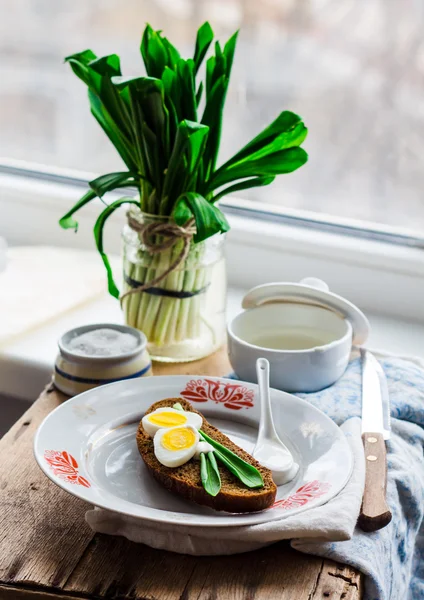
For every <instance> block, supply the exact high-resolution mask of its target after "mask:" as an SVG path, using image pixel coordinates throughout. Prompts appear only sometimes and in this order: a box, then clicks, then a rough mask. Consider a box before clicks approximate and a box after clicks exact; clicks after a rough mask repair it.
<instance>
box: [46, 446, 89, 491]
mask: <svg viewBox="0 0 424 600" xmlns="http://www.w3.org/2000/svg"><path fill="white" fill-rule="evenodd" d="M44 458H45V459H46V462H47V463H48V464H49V465H50V468H51V470H52V471H53V474H54V475H56V477H59V479H63V480H64V481H67V482H68V483H75V484H76V485H82V486H84V487H87V488H89V487H91V484H90V482H89V481H87V479H86V478H85V477H82V475H80V474H79V472H78V463H77V461H76V460H75V458H74V457H73V456H72V455H71V454H69V452H66V451H65V450H62V451H61V452H59V451H58V450H46V451H45V452H44Z"/></svg>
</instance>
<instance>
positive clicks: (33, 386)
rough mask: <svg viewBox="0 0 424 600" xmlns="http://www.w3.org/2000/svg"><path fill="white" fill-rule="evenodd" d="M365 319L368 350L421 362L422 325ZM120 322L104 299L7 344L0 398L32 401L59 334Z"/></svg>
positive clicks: (235, 307) (0, 358) (235, 293)
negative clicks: (368, 330)
mask: <svg viewBox="0 0 424 600" xmlns="http://www.w3.org/2000/svg"><path fill="white" fill-rule="evenodd" d="M242 297H243V290H241V289H240V288H230V290H229V294H228V319H232V318H233V317H234V316H235V315H236V314H237V313H238V312H239V311H240V303H241V299H242ZM367 316H368V317H369V319H370V322H371V328H372V331H371V336H370V339H369V342H368V344H367V347H369V348H371V349H374V350H375V349H379V350H383V351H385V352H389V353H392V354H396V355H400V356H417V357H420V358H424V344H423V340H424V324H422V323H418V322H408V321H404V320H401V319H396V318H393V317H385V316H381V315H376V314H372V313H371V314H370V313H368V314H367ZM120 321H122V314H121V311H120V308H119V304H118V302H116V300H114V299H113V298H111V297H110V296H108V295H105V296H103V297H102V298H100V299H97V300H93V301H91V302H89V303H87V304H86V305H85V306H84V307H81V308H78V309H75V310H73V311H70V312H69V313H67V314H66V315H63V316H61V317H58V318H57V319H56V320H54V321H53V322H51V323H49V324H46V325H44V326H42V327H39V328H38V329H36V330H34V331H32V332H30V333H27V334H25V335H23V336H21V337H20V338H19V339H18V340H15V341H13V342H11V343H9V344H6V345H5V347H4V348H3V351H2V353H1V354H0V394H5V395H8V396H9V395H10V396H15V397H17V398H21V399H24V400H26V401H28V402H32V401H34V400H35V399H36V398H37V396H38V395H39V393H40V392H41V390H42V388H43V387H44V386H45V385H46V384H47V383H48V382H49V381H50V379H51V374H52V368H53V364H54V360H55V357H56V352H57V340H58V338H59V337H60V336H61V335H62V333H64V332H65V331H66V330H68V329H70V328H72V327H74V326H77V325H81V324H84V323H93V322H98V323H100V322H120Z"/></svg>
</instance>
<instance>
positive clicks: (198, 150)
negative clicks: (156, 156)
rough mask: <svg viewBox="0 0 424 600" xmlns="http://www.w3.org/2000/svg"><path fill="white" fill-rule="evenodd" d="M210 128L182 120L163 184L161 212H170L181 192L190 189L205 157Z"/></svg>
mask: <svg viewBox="0 0 424 600" xmlns="http://www.w3.org/2000/svg"><path fill="white" fill-rule="evenodd" d="M208 134H209V128H208V127H206V126H205V125H201V124H200V123H195V122H193V121H187V120H184V121H181V123H180V124H179V125H178V128H177V134H176V137H175V143H174V147H173V149H172V154H171V157H170V159H169V163H168V168H167V169H166V174H165V179H164V184H163V192H162V196H163V203H162V204H161V206H162V209H161V213H162V214H166V212H167V210H166V207H169V210H168V213H169V212H171V211H172V207H173V205H174V203H175V201H176V199H177V198H178V197H179V196H180V194H181V193H182V192H183V191H185V190H189V189H190V187H191V185H192V184H193V181H194V179H195V177H196V173H197V169H198V166H199V165H200V161H201V159H202V157H203V153H204V149H205V146H206V141H207V137H208Z"/></svg>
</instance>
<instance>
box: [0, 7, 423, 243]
mask: <svg viewBox="0 0 424 600" xmlns="http://www.w3.org/2000/svg"><path fill="white" fill-rule="evenodd" d="M0 10H1V15H2V18H1V20H0V156H2V157H4V159H6V160H10V159H18V160H24V161H28V162H30V163H38V164H43V165H47V166H48V167H49V168H51V169H52V170H54V169H55V168H58V167H65V168H67V169H74V170H76V171H83V172H90V173H95V174H100V173H105V172H108V171H116V170H120V168H121V163H120V159H119V157H118V155H117V154H116V153H115V151H114V149H113V147H112V146H111V145H110V143H109V142H108V140H107V139H106V137H105V136H104V134H103V133H102V131H101V130H100V128H99V126H98V125H97V123H96V122H95V120H94V119H93V118H92V116H91V114H90V111H89V107H88V101H87V98H86V89H85V87H84V85H83V84H82V83H81V82H80V81H79V80H78V79H77V78H76V77H75V76H74V75H73V74H72V72H71V70H70V68H69V66H67V65H65V64H63V58H64V57H65V56H67V55H68V54H72V53H75V52H78V51H81V50H83V49H86V48H91V49H92V50H93V51H94V52H95V53H96V54H97V55H99V56H100V55H102V54H109V53H117V54H119V55H120V56H121V59H122V68H123V72H124V74H126V75H134V74H138V73H143V66H142V61H141V57H140V54H139V51H138V48H139V43H140V38H141V32H142V30H143V28H144V24H145V23H146V22H149V23H150V24H151V25H152V26H153V27H154V28H157V29H162V30H163V32H164V33H165V35H166V36H167V37H169V38H170V39H171V41H172V42H173V43H174V44H175V45H176V46H178V47H179V48H180V50H181V53H182V54H183V55H192V52H193V45H194V39H195V32H196V30H197V28H198V26H199V25H200V24H201V23H202V22H204V21H205V20H209V21H210V23H211V25H212V27H213V28H214V30H215V32H216V34H217V36H218V38H219V39H221V40H222V41H225V40H226V39H227V38H228V37H229V36H230V35H231V34H232V33H233V32H234V31H235V30H236V29H240V37H239V43H238V49H237V52H236V59H235V63H234V69H233V77H232V83H231V85H230V93H229V96H228V99H227V108H226V114H225V123H224V135H223V140H222V150H221V160H224V159H225V158H227V157H229V156H230V155H232V154H233V153H235V152H236V151H237V150H238V149H239V148H240V147H241V146H242V145H243V144H244V143H245V142H247V141H249V139H251V138H252V137H253V136H254V135H255V134H256V133H257V132H258V131H259V130H260V129H261V128H263V127H264V126H265V125H267V124H268V123H269V122H270V121H271V120H272V119H273V118H275V117H276V116H277V114H278V113H279V112H280V111H281V110H283V109H290V110H293V111H294V112H296V113H298V114H300V115H301V116H302V117H303V119H304V120H305V123H306V124H307V126H308V127H309V130H310V134H309V137H308V139H307V141H306V144H305V148H306V149H307V150H308V152H309V155H310V160H309V163H308V164H307V165H306V166H305V167H304V168H302V169H300V170H299V171H297V172H296V173H294V174H292V175H290V176H288V177H280V178H278V179H277V180H276V181H275V182H274V183H273V184H272V185H271V186H269V187H265V188H258V189H256V190H255V189H253V190H251V191H250V192H248V193H247V194H246V197H247V198H249V199H251V200H255V201H258V202H260V203H261V204H262V205H263V206H264V207H266V206H267V205H269V204H274V205H278V206H280V207H285V208H289V209H300V210H308V211H313V212H315V213H319V214H321V215H329V216H331V217H332V218H334V217H336V218H338V217H343V218H353V219H361V220H366V221H372V222H374V223H377V224H380V225H383V226H385V225H390V226H395V227H404V228H408V229H410V230H411V231H413V232H416V233H421V230H422V226H423V223H424V168H423V157H424V35H423V32H424V3H423V2H421V1H420V0H403V1H401V0H13V2H12V0H0ZM0 162H1V159H0Z"/></svg>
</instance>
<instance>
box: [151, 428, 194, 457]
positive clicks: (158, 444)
mask: <svg viewBox="0 0 424 600" xmlns="http://www.w3.org/2000/svg"><path fill="white" fill-rule="evenodd" d="M183 428H184V429H186V428H187V429H191V430H192V432H193V433H194V437H195V439H194V441H193V444H191V445H190V446H189V447H188V448H182V449H181V450H169V449H168V448H165V447H164V446H163V445H162V438H163V436H164V435H165V434H166V433H168V432H169V431H171V430H173V429H183ZM198 443H199V432H198V430H197V428H196V427H193V426H192V425H177V426H176V427H168V428H167V429H159V430H158V431H157V432H156V434H155V437H154V438H153V446H154V452H155V456H156V458H157V459H158V461H159V462H160V463H161V464H162V465H164V466H165V467H180V466H181V465H184V464H185V463H186V462H188V461H189V460H190V459H191V458H193V456H194V454H195V452H196V448H197V444H198Z"/></svg>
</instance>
